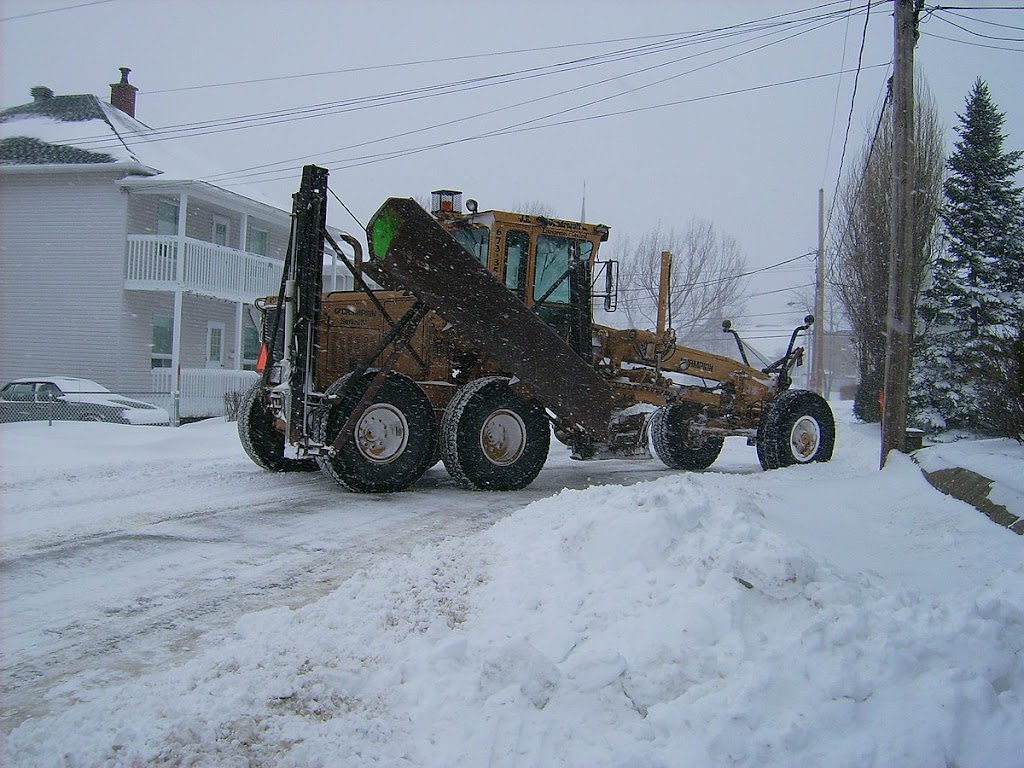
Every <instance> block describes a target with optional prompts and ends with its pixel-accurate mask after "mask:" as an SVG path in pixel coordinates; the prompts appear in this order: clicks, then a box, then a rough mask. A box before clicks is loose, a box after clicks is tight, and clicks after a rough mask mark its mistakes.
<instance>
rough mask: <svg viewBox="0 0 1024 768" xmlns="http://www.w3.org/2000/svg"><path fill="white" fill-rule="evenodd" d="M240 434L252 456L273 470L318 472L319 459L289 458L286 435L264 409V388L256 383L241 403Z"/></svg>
mask: <svg viewBox="0 0 1024 768" xmlns="http://www.w3.org/2000/svg"><path fill="white" fill-rule="evenodd" d="M238 437H239V439H240V440H241V441H242V448H244V449H245V452H246V454H248V456H249V458H250V459H252V460H253V462H255V463H256V465H257V466H260V467H263V469H266V470H269V471H270V472H315V471H316V470H317V469H319V467H318V466H317V465H316V460H315V459H286V458H285V457H284V435H282V434H281V433H280V432H278V431H277V430H276V429H274V421H273V418H272V417H271V416H270V414H269V413H267V412H266V410H265V409H264V408H263V388H262V386H261V383H260V382H258V381H257V382H256V383H255V384H253V386H252V387H251V388H250V389H249V391H248V392H246V393H245V396H244V397H243V398H242V402H241V403H240V404H239V406H238Z"/></svg>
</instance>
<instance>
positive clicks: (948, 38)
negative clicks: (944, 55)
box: [922, 31, 1024, 53]
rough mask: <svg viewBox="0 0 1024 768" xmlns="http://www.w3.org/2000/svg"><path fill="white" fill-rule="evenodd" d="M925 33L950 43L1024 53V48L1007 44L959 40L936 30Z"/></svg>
mask: <svg viewBox="0 0 1024 768" xmlns="http://www.w3.org/2000/svg"><path fill="white" fill-rule="evenodd" d="M922 34H923V35H925V36H927V37H934V38H936V39H938V40H945V41H947V42H950V43H959V44H960V45H970V46H973V47H975V48H988V49H989V50H990V51H1010V52H1011V53H1024V48H1009V47H1007V46H1005V45H989V44H988V43H976V42H973V41H971V40H959V39H957V38H955V37H946V36H945V35H937V34H935V33H934V32H927V31H923V32H922Z"/></svg>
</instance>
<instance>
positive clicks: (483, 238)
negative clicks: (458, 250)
mask: <svg viewBox="0 0 1024 768" xmlns="http://www.w3.org/2000/svg"><path fill="white" fill-rule="evenodd" d="M452 237H454V238H455V239H456V241H458V243H459V245H461V246H462V247H463V249H464V250H465V251H466V253H468V254H469V255H470V256H473V257H474V258H475V259H476V260H477V261H479V262H480V263H481V264H483V265H484V267H485V268H486V267H487V251H488V249H489V248H490V242H491V230H489V229H488V228H487V227H465V228H462V229H456V230H455V231H454V232H452Z"/></svg>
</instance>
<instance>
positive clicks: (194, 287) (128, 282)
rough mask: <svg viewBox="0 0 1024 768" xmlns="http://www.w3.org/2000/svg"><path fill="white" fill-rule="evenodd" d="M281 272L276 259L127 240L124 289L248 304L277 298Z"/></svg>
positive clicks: (155, 239) (155, 238)
mask: <svg viewBox="0 0 1024 768" xmlns="http://www.w3.org/2000/svg"><path fill="white" fill-rule="evenodd" d="M179 259H180V262H181V263H180V264H179ZM179 267H180V270H179ZM282 267H283V264H282V262H280V261H278V260H276V259H271V258H268V257H266V256H257V255H256V254H254V253H246V252H245V251H238V250H235V249H234V248H227V247H225V246H223V245H215V244H214V243H208V242H205V241H203V240H193V239H192V238H189V237H186V238H179V237H176V236H164V235H129V236H128V249H127V257H126V259H125V273H124V287H125V290H136V291H176V290H178V289H180V290H182V291H184V292H185V293H192V294H196V295H199V296H208V297H210V298H213V299H222V300H225V301H242V302H246V303H252V301H253V300H254V299H256V298H258V297H260V296H269V295H271V294H276V293H277V290H278V287H279V286H280V283H281V270H282Z"/></svg>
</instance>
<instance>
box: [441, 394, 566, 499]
mask: <svg viewBox="0 0 1024 768" xmlns="http://www.w3.org/2000/svg"><path fill="white" fill-rule="evenodd" d="M550 442H551V430H550V428H549V426H548V420H547V417H546V416H545V415H544V409H543V408H542V407H541V406H540V404H539V403H536V402H531V401H527V400H524V399H523V398H521V397H519V395H517V394H516V393H515V392H513V391H512V389H511V387H509V384H508V379H506V378H503V377H500V376H492V377H488V378H483V379H477V380H476V381H471V382H470V383H469V384H467V385H466V386H464V387H463V388H462V389H460V390H459V391H458V392H457V393H456V395H455V397H454V398H452V400H451V402H450V403H448V407H447V408H446V409H445V412H444V417H443V418H442V419H441V458H442V460H443V461H444V466H445V468H446V469H447V470H448V473H449V474H450V475H451V476H452V477H454V478H455V479H456V480H457V481H458V482H459V483H460V484H461V485H463V486H465V487H467V488H473V489H475V490H481V491H515V490H519V489H520V488H525V487H526V486H528V485H529V484H530V483H532V482H533V480H534V478H536V477H537V474H538V473H539V472H540V470H541V468H542V467H543V466H544V462H545V461H547V458H548V447H549V445H550Z"/></svg>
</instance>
